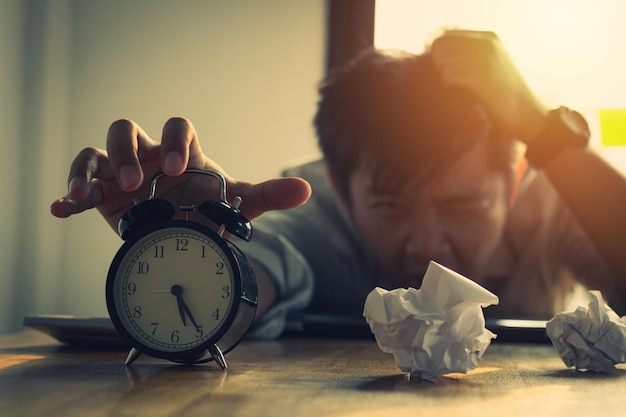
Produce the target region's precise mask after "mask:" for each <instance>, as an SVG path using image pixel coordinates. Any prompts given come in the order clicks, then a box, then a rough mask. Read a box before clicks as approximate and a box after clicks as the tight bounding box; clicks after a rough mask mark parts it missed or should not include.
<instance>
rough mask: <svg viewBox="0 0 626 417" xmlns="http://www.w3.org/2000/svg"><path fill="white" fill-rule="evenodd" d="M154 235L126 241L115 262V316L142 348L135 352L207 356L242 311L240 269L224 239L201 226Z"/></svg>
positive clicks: (111, 302)
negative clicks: (239, 296) (236, 311)
mask: <svg viewBox="0 0 626 417" xmlns="http://www.w3.org/2000/svg"><path fill="white" fill-rule="evenodd" d="M181 225H184V226H181ZM151 230H152V231H148V232H144V233H142V234H141V236H140V237H136V238H133V239H131V240H129V241H127V242H126V243H125V244H124V246H122V249H120V251H119V252H118V254H117V255H116V257H115V259H114V260H113V264H112V266H111V270H110V271H109V277H108V279H107V304H108V306H109V311H110V313H111V318H112V319H113V321H114V322H117V323H116V324H117V325H118V326H121V327H122V329H123V331H122V333H126V337H127V338H128V337H130V339H131V340H132V341H133V342H134V343H133V344H135V345H136V343H139V344H140V346H135V347H138V348H139V349H140V350H144V351H147V353H149V354H151V355H153V356H157V357H163V358H175V357H180V356H185V355H189V354H191V353H196V352H200V351H202V350H205V349H206V348H207V346H208V345H211V344H213V343H214V342H215V341H216V340H217V339H219V337H220V336H221V334H222V333H223V332H224V331H226V330H227V328H228V326H229V324H230V321H232V318H233V314H234V311H235V310H236V309H237V305H236V304H237V301H238V299H239V298H238V293H239V292H240V291H241V288H240V284H239V280H238V276H237V277H236V274H239V271H238V269H237V264H236V262H235V261H234V259H233V258H232V255H231V254H230V252H229V251H228V248H227V246H226V245H225V244H224V242H223V241H222V240H221V238H220V237H219V236H218V235H217V234H215V233H213V232H212V231H210V230H209V229H206V228H204V227H203V226H200V225H197V224H195V223H191V222H185V221H171V222H167V223H165V224H163V225H161V226H159V227H154V228H152V229H151ZM135 342H136V343H135Z"/></svg>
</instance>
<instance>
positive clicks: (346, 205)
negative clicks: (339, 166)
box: [326, 166, 350, 214]
mask: <svg viewBox="0 0 626 417" xmlns="http://www.w3.org/2000/svg"><path fill="white" fill-rule="evenodd" d="M326 176H327V177H328V182H329V183H330V187H331V189H332V190H333V194H335V197H336V198H337V201H339V205H340V206H341V208H342V210H343V211H344V213H345V214H350V201H349V198H350V197H349V196H347V195H345V194H344V193H343V192H341V188H340V187H339V186H338V185H337V180H336V178H335V176H334V175H333V173H332V171H331V170H330V169H329V168H328V166H327V167H326Z"/></svg>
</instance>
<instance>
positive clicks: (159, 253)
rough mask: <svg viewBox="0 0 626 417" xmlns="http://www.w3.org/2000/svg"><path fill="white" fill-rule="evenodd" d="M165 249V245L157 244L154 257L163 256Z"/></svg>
mask: <svg viewBox="0 0 626 417" xmlns="http://www.w3.org/2000/svg"><path fill="white" fill-rule="evenodd" d="M164 251H165V246H163V245H156V246H155V247H154V257H155V258H163V255H164Z"/></svg>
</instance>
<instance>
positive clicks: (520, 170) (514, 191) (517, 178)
mask: <svg viewBox="0 0 626 417" xmlns="http://www.w3.org/2000/svg"><path fill="white" fill-rule="evenodd" d="M515 165H516V166H515V172H514V176H513V184H512V186H511V191H510V193H509V208H510V207H512V206H513V204H515V199H516V198H517V195H518V194H519V190H520V185H521V184H522V181H523V180H524V176H525V175H526V171H527V170H528V160H527V159H526V158H525V157H524V156H523V155H521V156H520V157H519V158H518V159H517V162H516V163H515Z"/></svg>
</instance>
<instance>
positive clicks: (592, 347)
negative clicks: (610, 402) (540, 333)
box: [546, 291, 626, 372]
mask: <svg viewBox="0 0 626 417" xmlns="http://www.w3.org/2000/svg"><path fill="white" fill-rule="evenodd" d="M589 295H590V296H591V301H590V303H589V305H588V306H579V307H578V308H577V309H576V310H575V311H571V312H564V313H559V314H557V315H556V316H554V317H553V318H552V319H551V320H550V321H548V323H547V324H546V332H547V333H548V337H549V338H550V340H551V341H552V344H553V345H554V347H555V348H556V349H557V351H558V352H559V355H560V356H561V359H562V360H563V362H564V363H565V365H567V366H568V367H571V366H573V367H576V369H577V370H586V371H598V372H615V371H616V369H615V365H616V364H618V363H623V362H626V316H624V317H622V318H620V317H619V316H618V315H617V313H615V311H613V310H612V309H611V308H610V307H609V306H608V305H607V304H606V303H605V302H604V299H603V298H602V294H601V293H600V292H599V291H589Z"/></svg>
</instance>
